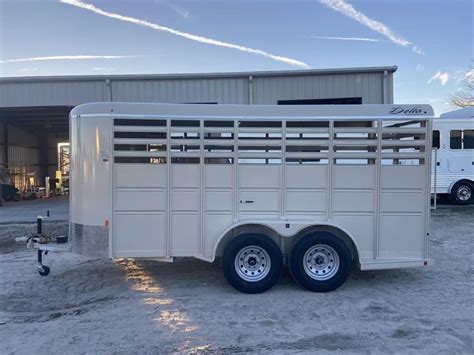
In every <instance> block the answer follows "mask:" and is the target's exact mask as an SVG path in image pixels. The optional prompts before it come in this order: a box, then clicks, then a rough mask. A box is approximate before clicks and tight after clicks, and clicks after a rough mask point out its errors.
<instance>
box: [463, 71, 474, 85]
mask: <svg viewBox="0 0 474 355" xmlns="http://www.w3.org/2000/svg"><path fill="white" fill-rule="evenodd" d="M464 77H465V78H466V79H467V81H468V82H474V69H472V68H471V69H469V70H468V71H466V74H465V75H464Z"/></svg>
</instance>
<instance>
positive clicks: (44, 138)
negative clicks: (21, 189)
mask: <svg viewBox="0 0 474 355" xmlns="http://www.w3.org/2000/svg"><path fill="white" fill-rule="evenodd" d="M39 139H40V142H39V151H40V178H39V181H46V176H48V175H49V174H48V167H49V164H48V132H47V131H42V132H40V134H39Z"/></svg>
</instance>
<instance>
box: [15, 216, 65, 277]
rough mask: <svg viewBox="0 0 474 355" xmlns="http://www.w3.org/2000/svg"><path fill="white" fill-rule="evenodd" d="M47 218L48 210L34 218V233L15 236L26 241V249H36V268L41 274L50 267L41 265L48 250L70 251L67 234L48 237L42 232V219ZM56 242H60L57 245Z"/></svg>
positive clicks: (18, 240) (44, 273) (48, 270)
mask: <svg viewBox="0 0 474 355" xmlns="http://www.w3.org/2000/svg"><path fill="white" fill-rule="evenodd" d="M46 218H49V211H47V213H46V216H38V217H37V219H36V234H34V235H32V236H30V237H20V238H16V239H15V241H16V242H26V247H27V248H28V249H36V251H37V270H38V273H39V274H40V275H41V276H47V275H49V273H50V271H51V268H50V267H49V266H46V265H43V255H48V252H50V251H70V246H69V243H67V242H68V237H67V236H57V237H50V236H47V235H44V234H43V219H46ZM58 244H61V246H60V245H58Z"/></svg>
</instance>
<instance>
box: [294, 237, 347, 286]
mask: <svg viewBox="0 0 474 355" xmlns="http://www.w3.org/2000/svg"><path fill="white" fill-rule="evenodd" d="M289 264H290V272H291V275H292V276H293V279H294V280H295V281H296V282H297V283H299V284H300V285H301V286H302V287H304V288H306V289H308V290H310V291H313V292H329V291H333V290H335V289H336V288H338V287H339V286H341V285H342V284H343V283H344V282H345V281H346V280H347V277H348V276H349V274H350V272H351V266H352V257H351V251H350V249H349V247H348V246H347V244H346V243H345V242H344V241H343V240H342V239H340V238H338V237H337V236H335V235H334V234H331V233H328V232H316V233H313V234H310V235H308V236H306V237H304V238H302V239H301V240H299V241H298V242H297V243H296V244H295V246H294V247H293V248H292V250H291V254H290V262H289Z"/></svg>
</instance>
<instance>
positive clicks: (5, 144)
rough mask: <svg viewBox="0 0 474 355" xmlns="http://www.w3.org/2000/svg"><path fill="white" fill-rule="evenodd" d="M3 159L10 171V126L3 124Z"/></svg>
mask: <svg viewBox="0 0 474 355" xmlns="http://www.w3.org/2000/svg"><path fill="white" fill-rule="evenodd" d="M3 157H4V159H5V160H4V161H3V162H4V165H5V169H8V124H7V123H6V122H4V123H3Z"/></svg>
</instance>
